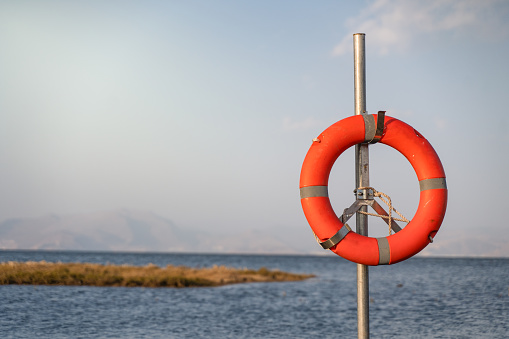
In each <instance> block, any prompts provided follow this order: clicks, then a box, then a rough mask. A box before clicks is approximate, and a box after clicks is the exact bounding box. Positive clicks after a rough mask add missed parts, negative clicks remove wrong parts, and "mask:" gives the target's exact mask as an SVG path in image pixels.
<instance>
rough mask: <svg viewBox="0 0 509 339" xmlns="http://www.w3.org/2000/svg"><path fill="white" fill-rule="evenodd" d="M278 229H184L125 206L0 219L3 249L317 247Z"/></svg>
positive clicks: (246, 249)
mask: <svg viewBox="0 0 509 339" xmlns="http://www.w3.org/2000/svg"><path fill="white" fill-rule="evenodd" d="M295 231H296V232H297V233H299V232H302V231H304V230H300V231H299V230H295ZM306 231H307V230H306ZM279 233H280V234H279V235H278V234H273V232H269V231H267V230H265V231H263V230H248V229H242V230H241V231H240V232H239V233H238V234H219V233H209V232H204V231H203V230H189V229H185V230H184V229H181V228H179V227H177V226H176V225H175V224H174V223H173V222H172V221H171V220H168V219H165V218H163V217H160V216H158V215H156V214H155V213H152V212H149V211H138V210H127V209H122V210H115V211H104V212H97V213H90V214H79V215H67V216H58V215H48V216H44V217H40V218H20V219H8V220H5V221H3V222H2V223H0V249H34V250H38V249H45V250H94V251H152V252H202V253H203V252H226V253H286V254H292V253H306V252H309V251H308V250H311V251H313V250H315V249H316V247H315V246H313V242H309V243H308V245H309V248H306V245H304V246H303V244H305V243H307V242H302V241H300V242H299V241H288V240H287V239H285V237H286V235H288V234H292V232H283V234H281V230H279ZM306 234H307V233H306ZM294 235H295V233H294ZM307 235H308V236H309V234H307ZM301 238H302V237H301ZM306 239H309V238H308V237H306Z"/></svg>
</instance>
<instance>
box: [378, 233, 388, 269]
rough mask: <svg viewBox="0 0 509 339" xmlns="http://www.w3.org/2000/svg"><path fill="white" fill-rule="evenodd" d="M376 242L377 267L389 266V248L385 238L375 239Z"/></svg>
mask: <svg viewBox="0 0 509 339" xmlns="http://www.w3.org/2000/svg"><path fill="white" fill-rule="evenodd" d="M376 241H377V242H378V253H379V257H378V265H389V263H390V262H391V248H390V247H389V241H388V240H387V238H376Z"/></svg>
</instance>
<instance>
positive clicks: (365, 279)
mask: <svg viewBox="0 0 509 339" xmlns="http://www.w3.org/2000/svg"><path fill="white" fill-rule="evenodd" d="M365 52H366V45H365V34H364V33H356V34H354V35H353V54H354V95H355V115H363V114H367V112H366V53H365ZM367 186H369V149H368V144H359V145H356V146H355V187H356V188H358V187H367ZM361 210H362V211H364V212H367V206H363V207H361ZM356 222H357V224H356V232H357V233H358V234H361V235H366V236H367V235H368V218H367V215H365V214H361V213H357V214H356ZM357 335H358V338H359V339H360V338H363V339H365V338H369V275H368V266H366V265H361V264H357Z"/></svg>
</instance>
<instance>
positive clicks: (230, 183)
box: [0, 0, 509, 256]
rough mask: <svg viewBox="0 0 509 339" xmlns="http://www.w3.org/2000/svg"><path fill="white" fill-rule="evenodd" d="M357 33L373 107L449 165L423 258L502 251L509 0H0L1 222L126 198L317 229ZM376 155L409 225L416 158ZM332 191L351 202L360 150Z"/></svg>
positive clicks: (181, 210) (189, 219)
mask: <svg viewBox="0 0 509 339" xmlns="http://www.w3.org/2000/svg"><path fill="white" fill-rule="evenodd" d="M354 33H365V34H366V72H367V79H366V80H367V108H368V112H371V113H376V112H377V111H378V110H385V111H387V115H390V116H393V117H396V118H398V119H400V120H403V121H405V122H406V123H408V124H410V125H411V126H413V127H414V128H416V129H417V130H418V131H419V132H420V133H421V134H423V135H424V136H425V137H426V138H427V139H428V140H429V141H430V143H431V144H432V145H433V147H434V148H435V150H436V151H437V153H438V155H439V156H440V158H441V160H442V163H443V165H444V168H445V171H446V175H447V185H448V188H449V202H448V208H447V213H446V217H445V220H444V223H443V224H442V228H441V230H440V232H439V233H438V235H437V236H436V238H435V243H434V244H433V246H434V247H433V252H430V253H433V254H452V255H455V254H465V253H467V254H468V253H470V254H475V255H507V256H509V230H508V229H507V223H506V220H507V214H506V210H505V209H506V208H507V204H506V202H505V193H506V192H508V191H509V184H508V181H507V180H506V175H507V173H508V172H509V152H508V151H507V150H506V147H507V146H506V143H507V142H509V137H508V133H507V131H506V129H507V128H508V126H509V118H508V117H507V116H508V112H507V108H506V107H505V101H506V100H507V93H509V81H508V79H509V66H508V62H507V61H508V60H509V3H508V2H507V1H502V0H487V1H482V2H481V1H475V0H472V1H447V0H442V1H437V0H430V1H412V2H409V1H403V0H395V1H386V0H375V1H356V2H353V1H351V2H350V1H348V2H347V1H318V2H310V1H289V0H281V1H228V0H216V1H203V0H201V1H200V0H192V1H155V0H145V1H53V0H47V1H23V0H18V1H5V0H0V192H1V194H0V220H5V219H7V218H27V217H29V218H32V217H39V216H43V215H47V214H50V213H54V214H62V215H63V214H76V213H89V212H94V211H103V210H111V209H119V208H132V209H142V210H150V211H153V212H155V213H157V214H159V215H161V216H163V217H166V218H169V219H171V220H172V221H173V222H174V223H175V224H176V225H177V226H178V227H181V228H195V229H207V230H208V231H218V232H237V231H239V230H242V229H264V230H289V231H288V238H289V239H290V240H289V241H291V237H292V235H291V233H292V231H291V230H292V229H296V230H297V229H298V230H302V229H309V226H308V225H307V222H306V220H305V218H304V214H303V212H302V209H301V206H300V197H299V175H300V169H301V166H302V161H303V160H304V157H305V155H306V152H307V150H308V149H309V146H310V145H311V141H312V139H313V138H315V137H316V136H318V135H319V134H320V133H321V132H322V131H323V130H324V129H326V128H327V127H328V126H329V125H331V124H333V123H334V122H336V121H338V120H341V119H343V118H346V117H348V116H351V115H353V114H354V94H353V50H352V44H353V42H352V41H353V38H352V35H353V34H354ZM370 166H371V172H370V181H371V185H372V186H374V187H375V188H376V189H377V190H379V191H383V192H384V193H386V194H388V195H389V196H391V198H392V201H393V204H394V206H395V207H396V208H397V209H398V210H399V211H401V212H403V214H405V216H407V217H409V218H410V217H412V216H413V214H414V213H415V210H416V208H417V204H418V199H419V186H418V183H417V179H416V175H415V173H414V171H413V169H412V168H411V166H410V165H409V164H408V162H407V161H406V159H404V158H403V156H402V155H400V154H399V153H398V152H397V151H395V150H392V149H389V147H387V146H384V145H373V146H370ZM329 187H330V188H329V191H330V195H331V201H332V203H333V206H334V208H335V210H336V212H337V213H341V212H340V211H342V210H343V209H344V208H346V207H348V206H350V204H351V203H352V202H353V193H352V191H353V189H354V188H355V182H354V154H353V150H348V151H347V152H345V154H343V155H342V156H341V157H340V158H339V159H338V160H337V161H336V163H335V166H334V168H333V171H332V173H331V178H330V185H329ZM370 222H371V221H370ZM386 232H387V227H386V226H383V224H382V223H380V224H377V222H376V221H374V222H373V226H371V224H370V234H371V235H374V236H383V235H386V234H385V233H386ZM308 235H309V237H310V241H312V242H313V241H314V238H313V236H312V233H311V232H309V234H308ZM451 243H455V245H454V246H456V247H454V250H451V249H450V248H448V246H449V244H451ZM460 245H461V246H460ZM451 246H452V245H451ZM458 246H460V247H458ZM455 251H456V252H455ZM458 251H459V252H458ZM460 252H461V253H460Z"/></svg>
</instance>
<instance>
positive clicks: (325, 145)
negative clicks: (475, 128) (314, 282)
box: [300, 115, 447, 266]
mask: <svg viewBox="0 0 509 339" xmlns="http://www.w3.org/2000/svg"><path fill="white" fill-rule="evenodd" d="M373 125H374V126H376V125H377V116H376V115H355V116H351V117H348V118H346V119H343V120H340V121H338V122H336V123H335V124H333V125H331V126H330V127H329V128H327V129H326V130H325V131H324V132H322V134H320V135H319V136H318V138H316V139H314V140H313V144H312V145H311V147H310V149H309V151H308V153H307V155H306V157H305V159H304V163H303V165H302V170H301V175H300V193H301V204H302V208H303V210H304V214H305V216H306V219H307V221H308V223H309V225H310V226H311V228H312V229H313V232H314V233H315V235H316V236H317V238H318V239H320V241H322V242H325V241H328V240H330V239H331V238H333V237H334V238H336V239H339V240H340V241H339V242H337V243H335V245H334V246H332V247H330V250H331V251H333V252H334V253H336V254H337V255H339V256H341V257H343V258H345V259H347V260H350V261H353V262H356V263H359V264H364V265H373V266H375V265H384V264H385V265H390V264H394V263H397V262H400V261H403V260H405V259H408V258H410V257H412V256H413V255H415V254H417V253H418V252H420V251H421V250H422V249H424V248H425V247H426V246H427V245H428V244H429V243H430V242H432V241H433V237H434V236H435V234H436V233H437V231H438V229H439V228H440V225H441V224H442V221H443V219H444V215H445V210H446V205H447V185H446V180H445V172H444V169H443V167H442V163H441V162H440V159H439V158H438V155H437V154H436V152H435V150H434V149H433V147H432V146H431V144H430V143H429V142H428V141H427V140H426V139H425V138H424V137H423V136H422V135H421V134H420V133H419V132H417V131H416V130H415V129H414V128H413V127H411V126H409V125H407V124H406V123H404V122H402V121H400V120H398V119H395V118H392V117H388V116H386V117H385V120H384V125H383V134H382V136H381V137H380V140H379V142H380V143H382V144H385V145H388V146H391V147H393V148H394V149H396V150H398V151H399V152H400V153H401V154H403V155H404V156H405V157H406V158H407V159H408V161H409V162H410V164H411V165H412V167H413V168H414V170H415V173H416V174H417V178H418V180H419V186H420V200H419V206H418V209H417V212H416V213H415V215H414V217H413V218H412V220H411V221H410V222H409V223H408V225H406V227H404V228H403V229H402V230H401V231H399V232H397V233H395V234H392V235H389V236H387V237H382V238H372V237H367V236H362V235H359V234H357V233H355V232H352V231H350V229H348V228H346V226H345V225H344V224H343V223H342V222H341V220H340V219H339V218H338V217H337V215H336V214H335V213H334V210H333V208H332V206H331V203H330V200H329V197H328V191H327V189H328V181H329V174H330V171H331V169H332V166H333V165H334V162H335V161H336V159H337V158H338V157H339V156H340V155H341V154H342V153H343V152H344V151H345V150H346V149H348V148H350V147H351V146H353V145H356V144H359V143H364V142H369V141H371V140H372V139H373V136H374V132H373V128H372V126H373Z"/></svg>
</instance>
